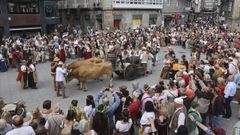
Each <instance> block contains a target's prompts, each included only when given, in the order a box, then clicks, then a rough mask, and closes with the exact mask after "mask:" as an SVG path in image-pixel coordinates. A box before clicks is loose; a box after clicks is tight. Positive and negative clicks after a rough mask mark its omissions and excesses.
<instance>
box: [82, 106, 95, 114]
mask: <svg viewBox="0 0 240 135" xmlns="http://www.w3.org/2000/svg"><path fill="white" fill-rule="evenodd" d="M83 110H84V112H85V114H86V116H87V117H90V116H93V115H94V114H95V108H92V105H89V106H84V109H83Z"/></svg>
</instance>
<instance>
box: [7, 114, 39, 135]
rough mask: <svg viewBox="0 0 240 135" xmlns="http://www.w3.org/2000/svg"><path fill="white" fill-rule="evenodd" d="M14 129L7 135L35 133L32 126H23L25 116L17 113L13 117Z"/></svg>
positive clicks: (33, 134) (29, 134)
mask: <svg viewBox="0 0 240 135" xmlns="http://www.w3.org/2000/svg"><path fill="white" fill-rule="evenodd" d="M13 125H14V127H15V128H14V129H13V130H11V131H9V132H8V133H7V134H6V135H35V132H34V130H33V128H32V127H30V126H23V118H22V117H21V116H18V115H16V116H15V117H13Z"/></svg>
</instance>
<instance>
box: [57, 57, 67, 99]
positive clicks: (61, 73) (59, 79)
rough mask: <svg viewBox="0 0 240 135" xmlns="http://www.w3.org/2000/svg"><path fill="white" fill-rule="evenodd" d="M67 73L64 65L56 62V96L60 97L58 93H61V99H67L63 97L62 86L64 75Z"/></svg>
mask: <svg viewBox="0 0 240 135" xmlns="http://www.w3.org/2000/svg"><path fill="white" fill-rule="evenodd" d="M66 73H67V71H66V69H65V67H64V64H63V62H62V61H60V62H58V66H57V69H56V83H57V96H61V95H60V91H61V92H62V97H63V98H68V97H67V96H66V95H65V86H64V83H63V82H64V80H65V77H64V76H65V74H66Z"/></svg>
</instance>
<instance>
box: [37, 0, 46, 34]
mask: <svg viewBox="0 0 240 135" xmlns="http://www.w3.org/2000/svg"><path fill="white" fill-rule="evenodd" d="M44 6H45V4H44V0H39V9H40V16H41V25H42V26H41V27H42V29H41V32H42V34H44V33H46V32H47V30H46V27H47V24H46V20H45V16H46V15H45V10H44Z"/></svg>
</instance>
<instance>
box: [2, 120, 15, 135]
mask: <svg viewBox="0 0 240 135" xmlns="http://www.w3.org/2000/svg"><path fill="white" fill-rule="evenodd" d="M10 130H12V126H11V125H10V124H8V123H7V122H6V120H4V119H0V135H6V133H7V132H8V131H10Z"/></svg>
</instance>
